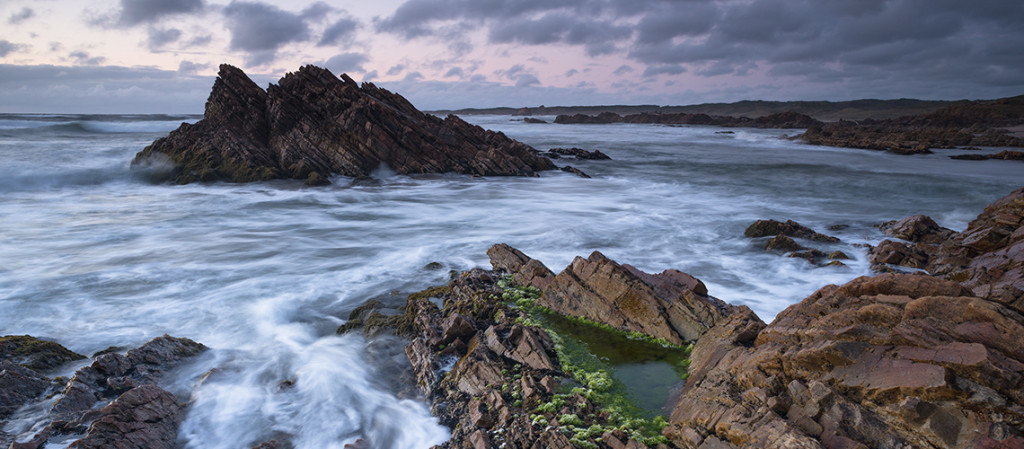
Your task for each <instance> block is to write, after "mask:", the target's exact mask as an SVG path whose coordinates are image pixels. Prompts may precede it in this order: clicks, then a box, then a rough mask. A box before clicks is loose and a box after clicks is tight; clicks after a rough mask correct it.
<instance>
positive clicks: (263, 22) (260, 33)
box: [224, 1, 310, 52]
mask: <svg viewBox="0 0 1024 449" xmlns="http://www.w3.org/2000/svg"><path fill="white" fill-rule="evenodd" d="M224 17H225V18H226V19H227V22H228V29H229V30H230V31H231V49H233V50H242V51H250V52H257V51H268V50H277V48H278V47H280V46H281V45H284V44H287V43H289V42H298V41H304V40H307V39H309V35H310V30H309V25H307V24H306V22H305V20H303V19H302V17H301V16H299V15H298V14H295V13H291V12H288V11H284V10H282V9H280V8H278V7H276V6H272V5H268V4H265V3H256V2H239V1H235V2H231V4H229V5H228V6H227V7H225V8H224Z"/></svg>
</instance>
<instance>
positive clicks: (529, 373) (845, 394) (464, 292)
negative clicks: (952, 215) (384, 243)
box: [340, 188, 1024, 449]
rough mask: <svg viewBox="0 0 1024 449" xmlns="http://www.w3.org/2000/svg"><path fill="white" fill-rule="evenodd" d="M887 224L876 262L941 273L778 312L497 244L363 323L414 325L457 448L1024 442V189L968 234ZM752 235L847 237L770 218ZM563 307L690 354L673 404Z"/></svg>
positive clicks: (827, 291) (656, 278)
mask: <svg viewBox="0 0 1024 449" xmlns="http://www.w3.org/2000/svg"><path fill="white" fill-rule="evenodd" d="M883 229H884V230H885V231H886V232H887V233H889V234H890V235H892V236H893V237H895V238H898V239H900V241H895V240H890V241H887V242H889V243H886V242H883V243H882V244H880V245H878V246H877V247H876V248H873V249H872V250H871V251H872V256H871V257H872V258H874V259H878V258H880V257H882V256H880V254H882V251H883V249H885V248H889V249H885V251H888V252H886V253H885V254H888V255H890V256H891V255H892V254H894V253H893V251H892V250H891V248H893V247H896V248H897V249H902V250H904V252H911V251H918V252H920V253H921V254H922V255H921V257H920V260H917V259H915V260H914V262H913V263H914V264H916V265H920V266H921V267H924V268H925V269H927V270H928V271H927V272H925V271H924V270H921V271H919V272H917V273H899V272H884V273H882V274H879V275H876V276H865V277H860V278H857V279H854V280H853V281H850V282H849V283H847V284H845V285H841V286H840V285H829V286H826V287H823V288H821V289H820V290H819V291H817V292H815V293H814V294H812V295H811V296H809V297H807V298H806V299H804V300H802V301H800V302H799V303H797V304H794V305H792V306H790V307H789V308H787V309H786V310H785V311H783V312H782V313H780V314H779V315H778V317H777V318H776V319H775V321H774V322H772V323H771V324H766V323H764V322H763V321H761V320H760V319H759V318H758V317H757V316H756V315H755V314H754V313H753V312H752V311H751V310H750V309H748V308H746V307H744V306H732V305H729V304H726V303H725V302H723V301H721V300H719V299H716V298H714V297H712V296H709V295H708V291H707V288H706V287H705V286H704V284H703V283H702V282H700V281H699V280H698V279H696V278H694V277H692V276H690V275H688V274H686V273H682V272H679V271H676V270H666V271H663V272H661V273H658V274H651V273H645V272H642V271H640V270H637V269H636V268H634V267H631V266H629V265H622V264H618V263H616V262H614V261H612V260H610V259H608V258H607V257H605V256H604V255H602V254H601V253H597V252H595V253H593V254H591V255H590V256H589V257H587V258H582V257H578V258H576V259H575V260H574V261H573V262H572V263H571V264H570V265H569V266H568V267H566V268H565V270H563V271H562V272H560V273H558V274H555V273H554V272H552V271H551V270H549V269H548V268H547V267H546V266H544V265H543V264H542V263H541V262H539V261H537V260H535V259H532V258H530V257H529V256H527V255H525V254H523V253H522V252H520V251H518V250H516V249H514V248H512V247H509V246H508V245H503V244H499V245H495V246H493V247H492V248H491V249H490V250H488V255H489V256H490V259H491V265H492V267H493V268H492V270H483V269H475V270H472V271H469V272H464V273H461V274H455V275H453V278H452V280H451V282H450V283H449V284H448V285H446V286H441V287H437V288H433V289H430V290H427V291H425V292H421V293H420V294H415V295H411V296H410V297H409V299H408V302H407V305H406V309H405V311H404V314H401V315H384V314H380V315H379V316H378V319H377V320H376V321H374V320H373V319H370V320H366V322H367V323H369V322H373V323H376V324H374V325H371V326H367V327H362V328H363V329H364V330H367V329H370V330H372V332H379V331H382V330H385V329H387V328H388V327H389V326H391V327H393V328H397V329H401V330H402V331H403V332H405V334H406V335H409V336H411V339H412V341H411V343H409V345H408V346H407V347H406V354H407V356H408V358H409V360H410V362H411V365H412V368H413V370H414V372H415V378H416V382H417V384H418V386H419V388H420V389H421V391H422V392H423V394H424V395H425V396H426V397H427V398H428V400H430V402H431V404H432V407H433V411H434V413H435V414H436V415H437V416H439V417H440V418H441V420H442V422H443V423H444V424H446V425H448V426H450V427H451V428H452V429H453V438H452V439H451V440H450V441H448V442H446V443H445V444H444V445H442V446H441V447H444V448H474V449H479V448H492V447H494V448H496V447H502V448H541V447H545V448H570V447H583V448H613V449H620V448H633V449H637V448H644V447H657V448H659V449H666V448H762V447H787V448H874V447H891V448H904V447H905V448H911V447H914V448H1019V447H1024V430H1022V429H1024V374H1022V373H1024V352H1022V349H1021V348H1024V305H1022V304H1024V268H1022V267H1024V250H1022V248H1024V246H1022V245H1024V188H1022V189H1019V190H1017V191H1015V192H1013V193H1011V194H1010V195H1008V196H1007V197H1005V198H1002V199H1000V200H998V201H996V202H995V203H993V204H991V205H990V206H988V207H987V208H986V209H985V211H984V212H983V213H982V214H980V215H979V216H978V218H977V219H976V220H974V221H973V222H971V224H970V225H969V226H968V228H967V229H966V230H964V231H963V232H954V231H952V230H948V229H943V228H941V227H939V226H938V225H936V224H935V223H934V221H932V220H931V219H928V218H927V217H923V216H915V217H909V218H907V219H903V220H899V221H894V222H891V223H887V224H885V225H884V226H883ZM748 236H750V237H751V238H769V237H770V236H775V237H779V236H785V237H787V238H791V237H789V236H793V238H799V239H803V240H807V241H809V242H819V243H828V242H830V241H832V238H830V237H829V236H827V235H824V234H819V233H817V232H814V231H813V230H811V229H808V228H806V227H803V226H801V225H799V224H798V223H795V222H779V221H771V220H764V221H761V222H758V223H755V224H754V225H752V226H751V227H750V229H748ZM895 254H899V253H898V252H897V253H895ZM877 262H878V265H877V267H878V268H879V270H880V271H886V267H892V266H896V265H898V264H900V263H901V259H900V258H899V257H898V256H891V257H889V256H887V258H886V259H885V261H884V262H883V261H881V260H878V261H877ZM367 313H368V311H366V310H363V311H360V312H359V314H360V315H362V316H366V315H367ZM369 315H370V316H373V313H372V312H369ZM566 320H567V321H569V322H575V323H581V324H580V325H582V326H589V327H591V328H594V329H598V330H599V332H606V333H605V334H598V336H597V337H594V336H593V334H591V337H589V338H591V339H596V340H606V339H607V340H610V339H613V336H615V335H627V336H629V337H628V338H632V339H634V340H639V341H645V342H649V343H651V344H653V345H655V346H659V347H661V348H662V349H664V350H667V351H669V352H670V353H674V354H675V355H677V356H679V357H683V358H686V360H685V361H684V362H681V363H678V364H677V365H678V366H677V367H682V368H683V371H685V372H682V373H679V372H677V374H679V375H678V377H677V378H676V382H677V384H676V386H675V387H674V388H673V389H672V390H671V392H670V393H666V394H665V396H664V401H665V403H666V404H667V406H666V408H665V410H666V412H667V413H666V416H667V417H657V416H654V417H652V415H651V414H647V415H643V413H640V414H637V413H636V409H635V408H630V406H629V405H628V404H626V403H628V400H626V401H625V402H624V400H623V397H628V395H625V396H624V395H622V389H621V388H619V387H620V385H619V384H620V383H621V379H620V378H617V377H615V376H613V375H611V374H609V373H612V372H613V369H609V368H608V366H602V365H600V364H591V363H588V362H585V361H581V360H586V354H584V355H583V356H582V357H583V358H581V356H580V354H579V352H580V349H581V348H582V352H584V353H586V352H587V348H593V347H594V345H589V346H588V345H583V346H582V347H581V346H579V345H576V346H574V344H573V342H574V341H576V340H574V339H573V337H572V336H571V334H572V332H569V331H567V330H566V328H565V327H561V326H559V325H557V323H558V322H560V321H566ZM361 326H363V324H359V323H357V324H356V325H353V326H345V327H344V328H343V329H341V330H340V331H342V332H347V331H353V330H355V329H359V328H360V327H361ZM584 340H585V338H584ZM577 343H578V341H577ZM573 348H575V349H573ZM626 352H629V351H626ZM602 357H605V358H607V356H602ZM613 358H614V356H613Z"/></svg>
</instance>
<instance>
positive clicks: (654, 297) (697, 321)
mask: <svg viewBox="0 0 1024 449" xmlns="http://www.w3.org/2000/svg"><path fill="white" fill-rule="evenodd" d="M538 303H539V304H540V305H543V306H545V307H547V308H550V309H552V310H554V311H556V312H559V313H562V314H566V315H573V316H578V317H583V318H587V319H590V320H593V321H597V322H601V323H605V324H608V325H610V326H612V327H615V328H617V329H621V330H624V331H631V332H641V333H644V334H647V335H651V336H654V337H657V338H664V339H665V340H667V341H669V342H672V343H676V344H683V343H685V342H687V341H691V340H695V339H696V338H697V337H699V336H700V335H701V334H703V333H704V332H706V331H707V329H709V328H710V327H711V326H713V325H714V323H715V322H717V321H718V320H719V319H721V318H722V317H724V316H725V311H726V310H728V306H726V305H725V304H724V303H722V302H721V301H718V300H716V299H714V298H711V297H709V296H707V288H706V287H704V285H703V284H702V283H700V281H698V280H696V279H695V278H693V277H692V276H689V275H687V274H685V273H682V272H679V271H677V270H667V271H665V272H663V273H661V274H657V275H653V274H648V273H643V272H641V271H639V270H637V269H636V268H633V267H631V266H623V265H619V264H617V263H615V262H613V261H612V260H610V259H608V258H607V257H605V256H604V255H603V254H601V253H599V252H596V251H595V252H594V253H593V254H591V255H590V257H589V258H587V259H583V258H581V257H577V258H576V259H575V260H573V262H572V264H570V265H569V266H568V267H567V268H566V269H565V270H564V271H562V272H561V273H559V274H558V275H557V276H555V278H554V280H553V281H552V282H551V283H550V284H549V285H548V286H547V287H546V288H544V289H543V296H541V298H540V299H539V300H538Z"/></svg>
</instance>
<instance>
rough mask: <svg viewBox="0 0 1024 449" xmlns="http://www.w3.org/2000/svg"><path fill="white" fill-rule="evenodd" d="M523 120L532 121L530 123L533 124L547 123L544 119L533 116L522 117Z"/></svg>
mask: <svg viewBox="0 0 1024 449" xmlns="http://www.w3.org/2000/svg"><path fill="white" fill-rule="evenodd" d="M523 122H524V123H532V124H535V125H541V124H547V122H546V121H544V120H541V119H539V118H533V117H526V118H524V119H523Z"/></svg>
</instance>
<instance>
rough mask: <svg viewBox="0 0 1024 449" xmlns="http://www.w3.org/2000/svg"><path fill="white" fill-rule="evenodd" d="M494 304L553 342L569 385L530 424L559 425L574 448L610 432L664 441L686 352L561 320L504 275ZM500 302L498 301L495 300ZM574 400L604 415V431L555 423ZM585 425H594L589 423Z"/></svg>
mask: <svg viewBox="0 0 1024 449" xmlns="http://www.w3.org/2000/svg"><path fill="white" fill-rule="evenodd" d="M498 287H499V288H501V289H502V293H501V297H500V299H501V300H503V301H505V302H506V303H507V304H508V305H509V306H511V307H514V308H517V309H519V310H520V311H522V312H523V314H522V316H521V317H520V318H519V320H518V321H519V322H520V323H522V324H524V325H528V326H536V327H540V328H542V329H543V330H544V331H546V332H547V333H548V335H550V336H551V339H552V341H553V342H554V347H555V352H556V354H557V355H558V360H559V362H560V363H561V368H562V371H564V372H565V373H567V374H569V375H570V376H572V378H573V380H574V381H575V385H571V386H569V387H568V388H569V390H568V391H562V392H560V393H559V394H556V395H554V397H553V398H552V399H551V400H550V401H548V402H546V403H542V404H540V405H538V406H537V407H536V408H535V409H534V410H533V412H532V413H531V414H530V419H531V421H532V422H533V423H534V424H541V425H547V423H548V422H549V418H550V419H555V420H557V422H558V424H559V426H560V427H562V428H563V430H565V431H567V432H568V433H569V434H570V435H571V437H570V441H571V442H572V443H573V445H575V446H576V447H583V448H591V447H595V448H596V447H597V445H596V444H595V443H594V442H593V440H594V439H595V438H599V437H600V436H601V435H603V434H604V433H605V432H608V431H611V430H614V429H616V428H618V429H621V430H622V431H624V432H626V433H627V434H628V435H629V436H630V438H632V439H634V440H636V441H638V442H641V443H644V444H646V445H657V444H658V443H664V442H666V439H665V437H664V436H662V435H661V431H662V429H664V428H665V426H666V425H667V421H666V420H665V411H666V408H667V402H668V400H669V398H670V396H671V392H672V390H673V389H675V388H678V387H680V386H681V384H682V383H683V382H684V381H685V379H686V378H687V376H688V373H687V368H688V367H689V358H688V356H689V353H690V350H691V349H692V345H687V346H678V345H672V344H670V343H668V342H667V341H665V340H662V339H656V338H654V337H651V336H649V335H645V334H640V333H636V332H624V331H621V330H618V329H615V328H612V327H611V326H608V325H606V324H603V323H598V322H594V321H591V320H587V319H584V318H579V317H571V316H565V315H561V314H559V313H557V312H554V311H552V310H550V309H547V308H544V307H542V306H539V305H537V303H536V300H537V299H538V298H540V296H541V294H542V293H541V291H540V290H539V289H537V288H535V287H531V286H518V285H514V284H513V283H512V279H511V277H510V276H505V277H503V278H502V279H501V280H499V281H498ZM493 299H498V298H496V297H495V298H493ZM574 395H580V396H583V397H584V398H586V399H588V400H590V401H592V402H593V403H594V404H596V405H597V406H598V407H599V408H600V409H601V410H602V414H606V416H607V419H606V420H605V421H606V423H605V424H604V425H598V424H593V425H590V426H585V425H584V420H582V419H580V417H578V416H576V415H571V414H562V415H560V416H555V414H556V413H558V411H559V410H561V409H562V408H563V406H565V405H566V401H567V400H569V399H571V398H572V397H573V396H574ZM588 421H591V422H592V421H593V419H589V420H588Z"/></svg>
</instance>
